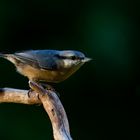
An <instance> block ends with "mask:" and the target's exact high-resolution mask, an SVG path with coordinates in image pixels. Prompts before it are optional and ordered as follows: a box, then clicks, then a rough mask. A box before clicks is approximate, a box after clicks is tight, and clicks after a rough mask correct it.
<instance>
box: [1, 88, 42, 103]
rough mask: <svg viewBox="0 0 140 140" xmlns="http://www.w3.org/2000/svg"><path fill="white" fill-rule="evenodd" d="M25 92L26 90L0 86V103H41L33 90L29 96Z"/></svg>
mask: <svg viewBox="0 0 140 140" xmlns="http://www.w3.org/2000/svg"><path fill="white" fill-rule="evenodd" d="M27 93H28V90H20V89H13V88H0V103H21V104H41V101H40V100H39V99H38V97H37V96H36V93H35V92H33V93H32V94H31V97H30V98H29V97H28V94H27Z"/></svg>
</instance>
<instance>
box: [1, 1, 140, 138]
mask: <svg viewBox="0 0 140 140" xmlns="http://www.w3.org/2000/svg"><path fill="white" fill-rule="evenodd" d="M139 18H140V3H139V2H138V1H131V2H129V1H113V2H112V1H101V0H99V1H92V2H90V1H74V0H71V1H62V0H59V1H57V0H52V1H47V0H40V1H37V0H34V1H28V0H12V1H10V0H9V1H8V0H2V1H0V52H6V53H12V52H15V51H19V50H27V49H61V50H62V49H75V50H80V51H82V52H84V53H85V54H86V55H87V56H89V57H91V58H94V59H96V62H93V61H92V62H89V63H87V64H85V65H84V66H83V67H82V68H81V69H80V70H79V71H78V72H77V73H75V74H74V75H73V76H72V77H71V78H69V79H68V80H66V81H65V82H63V83H60V84H57V85H55V88H56V90H57V91H58V92H59V93H60V99H61V101H62V103H63V105H64V107H65V109H66V112H67V115H68V118H69V123H70V128H71V135H72V137H73V139H74V140H108V139H111V140H120V139H123V140H125V139H131V140H137V139H140V129H139V128H140V126H139V125H140V115H139V114H140V113H139V111H140V96H139V95H140V74H139V71H140V57H139V53H140V48H139V44H140V42H139V37H140V36H139V26H140V24H139ZM0 87H13V88H21V89H28V80H27V79H26V78H25V77H23V76H21V75H19V74H18V73H16V72H15V68H14V66H13V65H12V64H11V63H10V62H7V61H6V60H3V59H0ZM25 139H26V140H30V139H34V140H44V139H48V140H50V139H53V138H52V128H51V124H50V121H49V118H48V116H47V114H46V113H45V111H44V110H43V108H42V106H27V105H19V104H0V140H25Z"/></svg>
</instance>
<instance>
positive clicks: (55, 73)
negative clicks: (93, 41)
mask: <svg viewBox="0 0 140 140" xmlns="http://www.w3.org/2000/svg"><path fill="white" fill-rule="evenodd" d="M0 57H3V58H5V59H7V60H9V61H11V62H12V63H13V64H14V65H15V66H16V68H17V71H18V72H19V73H21V74H22V75H24V76H26V77H28V78H29V80H30V81H35V82H41V81H43V82H46V83H47V82H48V83H58V82H61V81H63V80H65V79H67V78H68V77H69V76H71V75H72V74H73V73H74V72H75V71H77V70H78V69H79V68H80V67H81V66H82V65H83V64H84V63H85V62H88V61H90V60H91V59H90V58H87V57H85V55H84V54H83V53H81V52H79V51H74V50H63V51H58V50H28V51H22V52H17V53H14V54H2V53H0Z"/></svg>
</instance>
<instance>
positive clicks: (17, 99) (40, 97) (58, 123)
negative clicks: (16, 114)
mask: <svg viewBox="0 0 140 140" xmlns="http://www.w3.org/2000/svg"><path fill="white" fill-rule="evenodd" d="M29 85H30V87H31V89H33V91H32V92H31V93H30V97H29V96H28V90H19V89H12V88H1V89H0V103H3V102H5V103H22V104H41V103H42V104H43V107H44V109H45V111H46V112H47V113H48V115H49V118H50V120H51V123H52V128H53V135H54V139H55V140H72V138H71V136H70V131H69V123H68V119H67V115H66V112H65V110H64V108H63V105H62V104H61V101H60V99H59V98H58V96H57V95H56V93H55V92H54V91H50V90H45V89H44V88H43V87H42V86H40V85H38V84H36V83H34V82H29Z"/></svg>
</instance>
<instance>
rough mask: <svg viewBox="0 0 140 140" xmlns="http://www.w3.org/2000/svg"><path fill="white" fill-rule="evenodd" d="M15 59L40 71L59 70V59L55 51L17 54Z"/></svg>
mask: <svg viewBox="0 0 140 140" xmlns="http://www.w3.org/2000/svg"><path fill="white" fill-rule="evenodd" d="M14 55H15V57H16V58H17V59H18V60H19V61H20V62H21V63H24V64H28V65H31V66H33V67H36V68H39V69H47V70H57V69H58V67H57V59H56V57H55V56H54V54H53V51H52V52H50V51H43V50H40V51H25V52H21V53H15V54H14Z"/></svg>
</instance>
